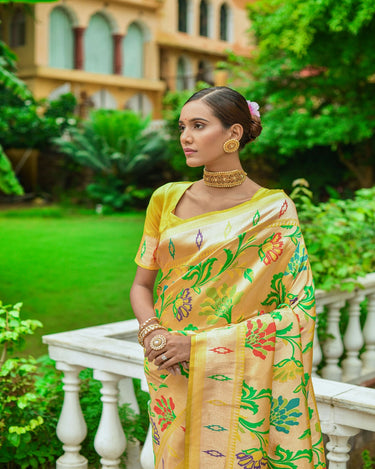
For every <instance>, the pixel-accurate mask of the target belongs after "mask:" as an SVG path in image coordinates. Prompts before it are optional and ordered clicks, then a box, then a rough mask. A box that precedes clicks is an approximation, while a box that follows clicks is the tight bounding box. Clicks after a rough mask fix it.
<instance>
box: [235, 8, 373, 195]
mask: <svg viewBox="0 0 375 469" xmlns="http://www.w3.org/2000/svg"><path fill="white" fill-rule="evenodd" d="M248 8H249V16H250V20H251V22H252V31H253V33H254V34H255V38H256V41H257V52H256V53H255V55H254V56H253V57H252V58H251V59H250V61H249V62H248V63H247V64H246V69H247V70H250V72H251V73H252V76H253V78H254V79H252V80H250V82H249V80H248V82H249V84H248V86H247V87H246V89H243V90H242V91H243V92H244V93H245V94H246V95H247V96H251V97H252V99H256V98H259V101H260V104H261V106H262V111H263V123H264V130H263V133H262V138H261V139H260V140H259V142H257V144H256V145H254V146H253V148H252V151H253V152H257V153H263V154H274V156H275V157H276V158H277V159H278V160H279V161H280V160H284V161H286V160H290V159H292V158H293V157H295V155H296V154H300V153H301V152H304V151H309V150H311V149H326V150H327V149H331V150H332V151H333V152H334V153H336V154H337V155H338V158H339V160H340V161H341V162H342V163H343V164H344V165H345V166H346V167H347V168H348V169H349V170H350V171H351V172H352V174H354V175H355V177H356V179H357V184H358V185H359V186H361V187H370V186H372V185H373V184H374V179H375V170H374V168H375V138H374V131H375V48H374V41H373V38H374V37H375V3H374V2H373V0H346V1H345V2H337V1H336V0H289V1H287V2H286V1H284V0H259V1H256V2H253V3H252V4H251V5H249V7H248ZM232 58H233V56H232ZM234 59H235V60H237V58H236V57H234ZM241 67H242V71H243V70H244V69H243V67H244V63H243V61H242V63H241ZM238 69H239V67H237V71H238ZM322 169H323V170H324V168H322Z"/></svg>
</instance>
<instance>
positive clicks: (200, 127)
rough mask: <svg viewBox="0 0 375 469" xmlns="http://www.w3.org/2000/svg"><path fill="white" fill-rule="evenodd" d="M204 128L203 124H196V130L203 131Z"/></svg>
mask: <svg viewBox="0 0 375 469" xmlns="http://www.w3.org/2000/svg"><path fill="white" fill-rule="evenodd" d="M203 127H204V126H203V124H200V123H199V122H197V123H196V124H195V128H196V129H203Z"/></svg>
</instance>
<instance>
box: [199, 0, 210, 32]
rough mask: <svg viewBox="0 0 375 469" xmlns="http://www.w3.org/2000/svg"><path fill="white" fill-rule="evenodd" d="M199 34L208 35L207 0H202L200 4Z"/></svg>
mask: <svg viewBox="0 0 375 469" xmlns="http://www.w3.org/2000/svg"><path fill="white" fill-rule="evenodd" d="M199 35H200V36H206V37H207V36H208V5H207V2H206V0H201V3H200V5H199Z"/></svg>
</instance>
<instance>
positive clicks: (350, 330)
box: [342, 292, 364, 381]
mask: <svg viewBox="0 0 375 469" xmlns="http://www.w3.org/2000/svg"><path fill="white" fill-rule="evenodd" d="M363 300H364V294H363V293H361V292H358V293H357V294H356V296H355V297H354V298H352V299H350V300H349V323H348V327H347V329H346V331H345V335H344V345H345V350H346V358H345V360H343V362H342V368H343V376H342V379H343V381H349V380H351V379H353V378H357V377H358V376H360V375H361V369H362V361H361V360H360V359H359V351H360V350H361V347H362V345H363V335H362V330H361V323H360V303H362V301H363Z"/></svg>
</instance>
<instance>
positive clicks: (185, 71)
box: [176, 56, 195, 91]
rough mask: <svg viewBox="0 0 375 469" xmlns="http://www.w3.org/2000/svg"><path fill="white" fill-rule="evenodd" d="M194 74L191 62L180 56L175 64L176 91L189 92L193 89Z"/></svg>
mask: <svg viewBox="0 0 375 469" xmlns="http://www.w3.org/2000/svg"><path fill="white" fill-rule="evenodd" d="M194 78H195V77H194V73H193V67H192V64H191V60H190V59H189V58H188V57H184V56H181V57H179V58H178V62H177V77H176V90H177V91H182V90H190V89H192V88H194Z"/></svg>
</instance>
